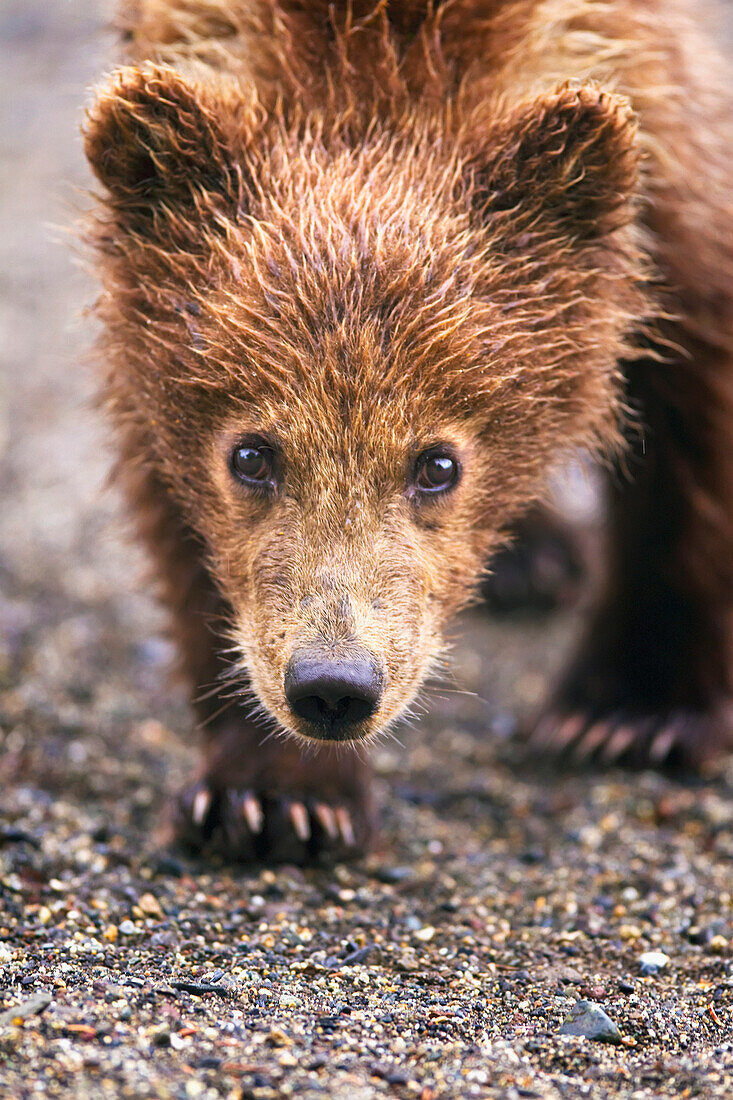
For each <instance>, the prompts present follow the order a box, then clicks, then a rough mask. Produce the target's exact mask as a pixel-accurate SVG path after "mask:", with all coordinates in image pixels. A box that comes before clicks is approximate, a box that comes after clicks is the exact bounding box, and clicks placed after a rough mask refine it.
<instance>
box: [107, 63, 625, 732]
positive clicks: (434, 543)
mask: <svg viewBox="0 0 733 1100" xmlns="http://www.w3.org/2000/svg"><path fill="white" fill-rule="evenodd" d="M87 152H88V155H89V158H90V161H91V163H92V166H93V167H94V169H95V171H96V173H97V175H98V177H99V179H100V180H101V182H102V183H103V184H104V186H105V188H106V197H105V199H104V202H103V205H102V208H101V213H100V215H99V217H98V220H97V223H96V226H95V229H94V239H95V244H96V246H97V248H98V251H99V253H100V257H101V267H102V272H103V276H104V278H105V280H106V293H105V295H104V297H103V299H102V300H101V303H100V313H101V315H102V318H103V320H104V322H105V326H106V336H105V341H106V345H107V351H108V362H109V367H108V374H107V383H106V392H107V397H108V402H109V405H110V409H111V412H112V415H113V419H114V420H115V422H116V424H117V427H118V430H119V431H120V432H121V433H122V435H123V436H125V437H126V439H127V443H126V445H125V448H124V450H125V453H126V454H127V455H128V456H129V455H131V454H134V455H135V461H137V462H140V463H142V464H145V465H148V466H150V467H151V468H153V469H154V470H155V473H156V479H157V481H158V482H159V483H160V484H161V485H164V486H165V487H166V490H167V491H168V492H170V494H171V495H172V497H173V498H174V499H175V501H176V503H177V506H178V507H179V508H180V510H181V513H182V515H183V516H184V517H185V522H186V524H187V525H188V527H189V528H190V529H191V530H192V531H193V532H195V534H196V535H197V537H198V538H199V540H200V542H201V544H202V547H203V548H204V553H205V557H206V561H207V565H208V568H209V570H210V572H211V574H212V576H213V577H214V578H215V581H216V584H217V586H218V588H219V590H220V591H221V592H222V594H223V596H224V597H225V600H226V603H227V605H228V606H229V607H230V608H231V612H232V617H231V622H230V623H228V624H227V629H226V633H227V636H228V637H229V639H230V640H231V645H232V647H233V659H232V665H233V670H234V674H235V677H236V676H241V682H242V684H243V685H246V686H243V688H242V691H243V693H244V694H245V696H246V697H247V698H248V699H249V701H250V703H251V704H252V705H253V706H254V708H255V709H256V710H258V711H259V712H260V713H261V714H264V715H265V716H267V717H269V718H270V719H274V720H275V723H276V724H277V727H278V728H279V729H282V730H285V731H287V732H289V733H292V734H295V735H296V736H300V737H304V738H315V739H331V740H336V739H344V740H360V739H364V738H370V737H372V736H374V735H375V734H376V733H378V732H380V731H382V730H384V729H385V728H387V727H389V726H390V725H391V724H392V723H393V722H394V721H395V720H396V719H397V718H399V717H400V715H402V714H403V713H404V712H405V711H406V710H407V709H408V708H409V706H410V704H411V703H412V701H413V700H414V698H415V695H416V693H417V692H418V690H419V687H420V684H421V683H422V682H424V680H425V678H426V677H427V676H428V675H429V674H430V672H431V671H432V670H433V669H435V667H436V664H437V661H438V660H439V658H440V655H441V652H442V649H443V646H444V641H443V638H444V629H445V626H446V623H447V622H448V621H449V620H450V618H451V617H452V616H453V615H454V614H455V612H456V611H457V610H458V609H459V608H460V607H461V606H463V605H464V604H465V603H466V602H467V601H468V600H469V599H470V598H471V596H472V594H473V592H474V591H475V588H476V584H477V582H478V580H479V578H480V576H481V572H482V568H483V566H484V563H485V562H486V560H487V557H488V555H489V553H490V552H491V550H492V549H494V548H495V547H496V546H497V545H498V543H499V541H500V540H501V537H502V533H503V531H504V530H505V528H506V526H507V524H508V523H509V522H510V520H511V519H512V518H513V517H514V515H515V513H516V512H517V510H518V509H519V508H520V507H522V506H524V505H525V504H526V502H527V500H529V499H531V497H532V496H534V495H536V494H537V493H538V492H539V491H540V489H541V486H542V482H543V479H544V476H545V474H546V471H547V467H548V464H549V463H550V462H551V461H552V460H553V459H555V458H556V457H557V454H558V451H562V450H563V449H565V448H570V447H575V446H578V445H587V446H598V445H599V444H603V445H608V444H609V443H613V441H614V440H616V439H617V436H618V425H617V414H618V407H617V406H618V399H617V378H618V375H617V371H618V367H617V364H618V362H619V361H620V360H621V359H622V358H623V357H624V355H625V354H627V353H629V352H630V344H629V340H630V331H631V327H632V324H635V325H638V319H639V318H640V317H643V315H644V312H645V297H644V293H645V292H644V289H643V281H644V278H645V274H646V273H645V271H644V269H643V265H642V262H641V259H640V251H639V249H638V248H637V243H636V241H635V236H634V229H633V225H632V221H633V214H634V204H633V197H634V189H635V164H636V156H635V129H634V123H633V120H632V119H631V117H630V115H629V113H628V110H627V108H626V106H625V104H624V102H623V101H621V100H619V99H616V98H614V97H612V96H609V95H606V94H602V93H600V92H598V91H597V90H595V89H592V88H578V89H573V88H563V89H559V90H558V91H557V92H555V93H553V94H552V95H550V96H546V97H544V98H543V99H541V100H539V101H533V102H528V103H526V104H522V105H520V106H519V107H516V108H515V109H514V110H513V112H512V113H511V114H510V115H508V116H507V115H505V114H502V113H501V110H500V108H499V106H498V105H495V113H493V114H492V112H491V111H488V110H487V108H486V107H485V106H484V107H483V108H482V114H481V117H480V118H468V119H463V120H461V122H460V124H459V125H457V126H454V128H453V130H451V128H450V125H449V123H448V120H447V118H446V117H441V118H439V119H432V120H431V119H425V120H424V121H423V122H422V123H421V124H420V125H418V126H411V127H410V128H409V130H401V129H400V127H399V125H397V124H394V125H391V126H380V127H375V128H374V130H373V132H368V133H364V134H362V135H360V136H359V139H358V140H354V135H353V134H350V133H349V132H348V124H347V123H346V122H345V123H344V124H343V125H342V126H339V125H331V124H329V125H326V124H325V123H324V124H323V125H318V124H313V123H311V124H307V123H304V122H302V121H301V122H297V121H293V120H292V119H286V118H284V117H282V116H278V117H268V116H267V115H266V114H265V113H264V111H263V110H262V109H261V108H260V107H259V105H258V104H257V102H256V99H255V97H254V93H252V94H251V95H250V94H248V93H247V92H246V91H245V90H243V89H242V88H241V87H239V85H237V84H236V83H235V82H234V81H232V80H230V79H228V78H217V79H216V80H214V79H213V78H212V79H209V80H207V81H206V82H200V81H197V80H195V79H192V78H190V77H189V78H188V79H185V78H184V77H182V76H181V75H179V74H178V73H176V72H174V71H172V70H169V69H164V68H156V67H153V66H148V67H145V68H143V69H127V70H122V71H121V72H120V73H119V74H118V75H117V77H116V78H115V81H114V83H113V84H112V85H111V87H110V88H109V89H108V90H107V92H106V93H104V94H103V95H102V96H101V97H100V99H99V100H98V102H97V105H96V106H95V108H94V110H93V112H92V114H91V117H90V122H89V126H88V130H87ZM131 441H134V442H131ZM123 473H124V471H123ZM324 665H328V666H329V667H334V666H337V667H339V668H342V669H347V670H348V675H350V676H352V677H356V678H357V680H358V683H356V681H355V687H354V695H355V696H356V697H357V701H358V703H359V706H357V708H356V709H355V710H354V709H353V708H352V713H351V714H350V716H349V720H348V721H344V722H337V721H335V720H334V718H333V714H331V712H329V715H328V716H324V714H323V713H321V712H317V711H314V710H313V708H312V706H310V704H309V703H308V702H307V701H308V700H309V699H310V698H311V696H310V695H307V694H306V695H305V696H304V697H303V696H302V692H301V697H299V698H297V699H296V698H295V697H296V696H297V695H298V691H299V690H300V688H299V684H300V683H301V681H302V680H303V677H304V676H305V672H304V671H303V670H304V669H305V670H306V672H307V671H308V670H311V671H310V672H309V673H308V674H309V675H310V674H311V673H312V671H313V669H314V668H315V669H316V672H319V670H320V669H322V667H323V666H324ZM354 670H356V672H355V671H354ZM319 675H320V673H319ZM311 678H312V677H311ZM235 684H236V679H235ZM303 698H305V700H306V703H305V704H304V703H303V701H302V699H303ZM349 698H352V696H349ZM362 704H363V705H362Z"/></svg>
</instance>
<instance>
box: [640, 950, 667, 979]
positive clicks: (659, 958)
mask: <svg viewBox="0 0 733 1100" xmlns="http://www.w3.org/2000/svg"><path fill="white" fill-rule="evenodd" d="M668 963H669V955H665V954H664V952H663V951H645V952H644V954H643V955H639V968H640V970H641V972H642V974H647V975H650V974H657V973H659V971H660V970H664V968H665V966H667V964H668Z"/></svg>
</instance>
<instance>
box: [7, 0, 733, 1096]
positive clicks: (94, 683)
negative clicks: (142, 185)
mask: <svg viewBox="0 0 733 1100" xmlns="http://www.w3.org/2000/svg"><path fill="white" fill-rule="evenodd" d="M105 14H106V12H105V5H104V4H102V3H100V0H66V2H64V0H56V2H55V3H52V4H45V5H41V4H38V3H36V2H35V0H26V2H25V3H24V2H21V0H4V2H3V3H2V5H0V110H1V111H2V134H3V144H4V148H3V150H2V155H1V156H0V249H2V262H0V357H1V358H2V375H1V376H0V494H1V499H2V511H1V513H0V514H1V515H2V522H1V523H0V737H1V738H2V753H1V754H0V782H1V786H0V790H1V791H2V795H1V798H2V814H1V815H0V822H1V824H0V1094H1V1095H3V1096H12V1097H30V1096H36V1095H41V1094H46V1095H52V1096H70V1095H73V1096H78V1097H87V1096H89V1097H92V1096H94V1097H95V1098H97V1097H99V1096H130V1097H168V1096H172V1097H182V1098H188V1097H191V1098H196V1097H212V1098H213V1097H219V1096H229V1097H242V1098H250V1097H251V1098H255V1097H256V1098H261V1100H265V1098H268V1097H281V1096H288V1095H291V1094H296V1093H297V1094H299V1095H303V1096H305V1097H317V1096H318V1097H323V1096H326V1097H347V1098H352V1097H353V1098H356V1100H362V1098H363V1100H367V1098H371V1097H376V1096H395V1097H413V1096H414V1097H418V1098H421V1100H439V1098H443V1097H473V1096H477V1097H507V1098H515V1097H542V1098H545V1097H547V1098H554V1097H593V1098H596V1097H598V1098H600V1097H616V1096H625V1097H628V1096H633V1097H638V1098H651V1097H666V1096H669V1097H672V1096H674V1097H679V1096H683V1097H684V1096H704V1097H724V1096H725V1097H729V1096H731V1095H733V798H731V788H732V787H733V762H731V761H728V762H723V763H722V764H721V765H720V767H719V768H718V769H717V771H715V772H713V773H711V774H709V775H708V776H706V777H705V779H703V780H696V781H689V782H679V781H674V780H671V779H668V778H664V777H660V776H658V775H654V774H652V773H645V774H642V775H627V774H624V773H621V772H608V773H604V774H580V773H573V774H563V772H562V771H561V770H555V771H547V772H543V771H541V770H540V769H539V767H530V766H528V764H527V762H526V761H524V760H522V759H521V757H520V754H519V750H518V749H517V747H516V744H515V743H514V742H512V740H511V738H509V737H508V734H509V733H510V732H511V728H512V725H513V723H514V720H515V718H514V716H516V715H517V714H521V713H522V712H523V711H525V710H526V708H527V707H530V706H531V705H533V704H534V703H535V702H536V701H537V699H538V698H539V697H540V696H541V694H542V691H543V689H544V687H545V686H546V683H547V680H548V677H549V676H551V675H552V673H553V670H554V669H555V668H556V666H557V664H558V661H559V660H560V658H561V656H562V653H563V651H564V650H565V649H566V647H567V645H568V644H569V641H570V640H571V639H572V635H573V632H574V626H575V624H574V619H573V617H572V616H564V617H554V618H552V619H549V620H545V621H543V622H539V623H511V622H509V623H506V622H505V623H502V624H499V623H495V622H494V623H492V622H491V621H490V620H489V619H488V617H487V616H486V615H482V614H479V613H476V614H474V615H473V616H472V617H470V618H469V619H467V620H466V622H465V623H464V634H463V641H461V642H460V643H459V644H458V646H457V648H456V658H455V666H456V689H459V688H460V689H465V692H464V691H461V690H456V691H440V692H435V693H434V694H433V696H432V697H431V698H430V699H429V704H430V710H429V714H428V715H427V716H426V717H425V718H424V719H423V720H422V721H421V722H420V723H419V725H418V726H417V727H416V728H414V729H410V730H405V731H404V732H403V733H402V734H400V741H399V742H396V741H390V742H387V743H386V744H385V745H384V746H383V747H382V748H381V749H380V750H379V751H378V752H377V754H376V764H377V772H378V784H379V794H380V799H381V803H382V806H383V812H382V818H383V833H382V840H381V842H380V846H379V847H378V849H377V850H376V851H375V852H374V854H373V855H372V856H370V858H369V859H367V860H366V861H364V862H363V863H360V864H356V865H353V866H348V867H346V866H338V867H335V868H332V869H330V870H323V869H318V870H307V871H305V872H304V871H301V870H298V869H296V868H289V867H283V868H279V869H277V870H274V871H270V870H257V871H254V872H252V871H247V870H237V869H232V868H226V867H220V866H212V865H206V864H202V863H197V862H194V861H190V860H186V859H183V858H181V857H179V856H178V855H177V854H175V853H170V852H166V851H163V850H160V849H159V848H158V847H157V846H156V843H155V827H156V822H157V821H158V818H159V812H160V806H161V804H162V803H163V801H164V799H165V797H166V796H167V795H168V794H169V793H170V792H172V791H174V790H175V789H176V786H177V785H178V784H179V783H180V782H181V781H182V780H183V778H184V777H185V775H186V773H187V771H188V769H189V767H190V766H191V762H192V760H193V758H194V748H193V743H192V739H191V737H190V733H189V730H190V721H189V718H188V715H187V712H186V708H185V705H184V700H183V699H182V698H181V697H180V695H178V694H176V693H175V692H174V691H171V690H170V689H169V688H168V687H167V685H166V679H165V669H166V665H167V662H168V659H169V653H168V649H167V646H166V644H165V643H164V642H163V641H161V640H160V636H159V627H160V619H159V615H158V613H157V612H156V609H155V608H154V606H153V605H152V604H151V602H150V600H149V597H148V595H147V594H146V588H145V584H144V583H143V582H142V581H141V580H140V562H139V560H138V558H137V555H136V553H135V552H134V550H133V549H132V548H131V547H129V546H128V545H127V544H126V543H125V541H124V539H123V537H122V533H121V525H120V524H119V522H118V517H117V508H116V502H115V500H114V497H113V496H112V495H111V494H109V493H107V492H105V491H104V489H103V482H104V475H105V469H106V465H107V457H106V455H105V450H104V433H103V428H102V426H101V425H100V423H99V421H98V418H97V417H96V415H95V414H94V413H93V412H92V411H91V410H90V409H89V408H88V407H87V406H88V398H89V394H90V392H91V389H92V379H91V372H90V370H89V367H88V365H87V363H86V362H85V358H88V355H87V350H86V349H87V348H88V346H89V343H90V336H91V334H90V323H89V322H86V321H83V320H82V319H81V317H80V307H81V306H82V305H83V304H84V303H85V302H86V303H88V302H89V301H90V300H91V299H92V297H93V289H92V287H91V285H90V283H89V282H88V281H87V280H86V278H85V276H84V275H83V273H82V272H81V271H80V270H78V269H77V268H76V267H75V266H74V265H73V263H72V262H71V252H70V248H69V244H68V242H67V241H66V240H65V237H66V236H67V234H66V232H65V231H64V229H63V227H64V226H68V225H69V224H70V223H71V221H72V209H73V206H74V204H78V203H79V202H80V201H83V198H82V199H81V200H80V198H79V196H78V195H75V192H74V188H75V187H82V188H83V187H85V186H88V180H87V178H86V176H85V175H84V171H83V165H82V156H81V149H80V142H79V137H78V127H79V122H80V119H81V113H82V111H81V105H82V104H83V102H84V98H85V86H86V85H87V84H88V83H89V82H90V81H92V80H93V79H95V77H96V76H97V74H98V73H99V72H100V71H101V70H102V67H103V65H104V63H105V58H108V57H109V56H110V53H109V49H110V46H109V40H108V38H107V36H106V34H105V32H104V19H105ZM58 227H61V228H58ZM485 700H491V702H486V701H485ZM187 735H188V736H187ZM649 953H656V954H657V955H659V953H661V958H659V957H658V958H657V963H658V964H662V965H661V966H660V968H659V969H657V970H656V971H654V966H653V963H654V958H652V959H651V960H649V959H648V958H647V956H648V955H649ZM645 971H647V972H645ZM649 971H653V972H649ZM578 1000H586V1001H591V1002H594V1003H595V1004H597V1005H599V1006H601V1007H602V1008H603V1009H604V1010H605V1012H606V1013H607V1015H608V1017H610V1019H611V1020H612V1021H613V1023H614V1024H615V1025H616V1027H617V1029H618V1031H613V1030H611V1031H610V1032H608V1029H609V1027H610V1025H609V1024H608V1023H606V1024H605V1027H606V1030H607V1032H608V1037H609V1039H611V1040H615V1041H611V1042H599V1041H595V1040H590V1039H588V1038H584V1037H577V1036H571V1035H563V1034H561V1033H560V1028H561V1025H562V1022H563V1020H564V1019H565V1017H566V1016H567V1015H568V1013H569V1011H570V1009H571V1008H572V1006H573V1005H574V1004H575V1003H576V1002H577V1001H578Z"/></svg>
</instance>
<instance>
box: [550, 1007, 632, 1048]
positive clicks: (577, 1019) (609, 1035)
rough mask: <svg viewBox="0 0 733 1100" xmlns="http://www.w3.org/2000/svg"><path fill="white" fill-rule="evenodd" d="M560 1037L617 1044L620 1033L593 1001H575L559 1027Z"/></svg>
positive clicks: (619, 1039) (619, 1040)
mask: <svg viewBox="0 0 733 1100" xmlns="http://www.w3.org/2000/svg"><path fill="white" fill-rule="evenodd" d="M560 1035H580V1036H582V1037H583V1038H585V1039H592V1040H593V1041H594V1042H596V1043H614V1044H619V1043H620V1042H621V1041H622V1040H621V1032H620V1031H619V1029H618V1028H617V1027H616V1025H615V1023H614V1022H613V1020H612V1019H611V1017H610V1016H608V1015H607V1014H606V1012H604V1010H603V1009H602V1008H601V1006H600V1005H597V1004H595V1003H594V1002H593V1001H576V1002H575V1004H574V1005H573V1007H572V1008H571V1009H570V1012H569V1013H568V1014H567V1016H566V1017H565V1019H564V1020H563V1022H562V1024H561V1025H560Z"/></svg>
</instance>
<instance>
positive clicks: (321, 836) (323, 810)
mask: <svg viewBox="0 0 733 1100" xmlns="http://www.w3.org/2000/svg"><path fill="white" fill-rule="evenodd" d="M371 832H372V829H371V823H370V819H369V814H368V812H367V810H366V808H365V806H364V805H362V804H360V803H357V802H356V801H353V802H351V803H350V804H349V803H347V802H342V803H330V802H326V801H321V800H319V799H315V798H312V797H303V796H299V795H298V794H296V793H291V794H288V793H282V792H280V793H271V792H266V791H257V790H253V789H244V790H243V789H236V788H219V787H215V786H213V785H211V784H209V783H208V782H206V781H198V782H196V783H193V784H191V786H189V787H187V788H186V789H185V790H184V791H183V792H182V793H181V795H180V796H179V798H178V800H177V804H176V807H175V826H174V834H175V838H176V840H177V842H178V843H179V844H181V845H182V846H183V847H185V848H186V849H188V850H189V851H193V852H197V853H202V854H205V855H218V856H220V857H222V858H223V859H225V860H227V861H228V862H234V863H262V862H265V863H294V864H307V863H314V862H334V861H337V860H349V859H355V858H357V857H358V856H360V855H363V854H364V852H365V851H366V848H367V846H368V842H369V838H370V836H371Z"/></svg>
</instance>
